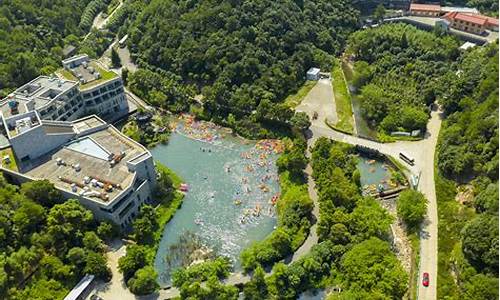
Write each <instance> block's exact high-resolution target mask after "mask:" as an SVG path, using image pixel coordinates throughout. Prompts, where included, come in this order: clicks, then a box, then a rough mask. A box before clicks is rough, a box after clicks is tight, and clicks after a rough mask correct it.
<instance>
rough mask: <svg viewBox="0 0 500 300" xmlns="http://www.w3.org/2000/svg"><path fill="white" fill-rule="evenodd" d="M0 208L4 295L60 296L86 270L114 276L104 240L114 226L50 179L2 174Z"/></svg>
mask: <svg viewBox="0 0 500 300" xmlns="http://www.w3.org/2000/svg"><path fill="white" fill-rule="evenodd" d="M0 207H1V208H2V209H1V210H0V298H2V299H19V300H23V299H39V300H51V299H62V298H64V296H65V295H66V294H67V293H68V292H69V291H70V290H71V289H72V288H73V286H74V285H75V284H76V283H77V282H78V281H80V279H81V278H82V277H83V276H84V275H85V274H94V275H95V276H96V277H97V278H99V279H103V280H105V281H107V280H109V279H111V271H110V270H109V269H108V267H107V266H106V258H105V256H104V250H105V245H104V243H103V240H107V239H110V238H112V237H113V236H115V235H116V229H115V228H114V226H112V225H111V224H110V223H105V222H103V223H100V224H99V223H97V222H96V221H95V220H94V216H93V214H92V212H91V211H89V210H87V209H85V208H84V207H83V206H81V205H80V203H79V202H78V201H77V200H68V201H63V198H62V195H61V194H60V192H59V191H58V190H56V189H55V188H54V186H53V185H52V184H51V183H49V182H48V181H44V180H42V181H33V182H29V183H25V184H23V185H21V187H17V186H15V185H12V184H9V183H7V182H6V180H5V179H4V178H3V176H2V177H0Z"/></svg>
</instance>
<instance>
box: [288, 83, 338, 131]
mask: <svg viewBox="0 0 500 300" xmlns="http://www.w3.org/2000/svg"><path fill="white" fill-rule="evenodd" d="M295 110H296V111H303V112H305V113H307V115H308V116H309V118H311V119H312V117H313V114H314V112H317V113H318V120H325V119H326V120H328V121H329V122H332V124H335V123H337V120H338V117H337V110H336V107H335V100H334V95H333V87H332V81H331V79H326V78H325V79H320V80H318V83H317V84H316V85H315V86H314V87H313V88H312V89H311V90H310V91H309V93H307V95H306V96H305V97H304V99H303V100H302V102H301V103H300V104H299V105H298V106H297V107H296V108H295Z"/></svg>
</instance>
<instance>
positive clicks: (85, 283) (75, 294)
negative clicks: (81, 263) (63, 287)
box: [64, 274, 94, 300]
mask: <svg viewBox="0 0 500 300" xmlns="http://www.w3.org/2000/svg"><path fill="white" fill-rule="evenodd" d="M93 280H94V275H89V274H87V275H85V276H84V277H83V278H82V280H80V282H78V283H77V284H76V285H75V287H74V288H73V289H72V290H71V291H70V292H69V294H68V295H66V297H64V300H78V299H80V298H81V295H82V294H83V293H84V292H85V290H86V289H87V288H88V287H89V286H90V284H91V283H92V281H93Z"/></svg>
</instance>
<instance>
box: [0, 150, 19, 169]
mask: <svg viewBox="0 0 500 300" xmlns="http://www.w3.org/2000/svg"><path fill="white" fill-rule="evenodd" d="M5 156H8V157H9V159H10V162H9V163H6V162H4V161H3V158H4V157H5ZM0 158H1V159H2V167H4V168H6V169H9V170H12V171H18V169H17V163H16V158H15V157H14V153H12V149H11V148H6V149H3V150H1V151H0Z"/></svg>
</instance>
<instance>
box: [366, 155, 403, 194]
mask: <svg viewBox="0 0 500 300" xmlns="http://www.w3.org/2000/svg"><path fill="white" fill-rule="evenodd" d="M357 167H358V170H359V172H360V175H361V176H360V181H361V187H362V188H363V193H371V192H376V191H377V189H379V188H383V190H389V189H393V188H396V187H398V184H397V182H395V180H394V179H393V175H392V174H393V172H394V168H393V167H392V166H391V165H390V164H388V163H386V162H385V161H384V160H383V159H374V158H371V157H368V156H363V155H360V156H359V159H358V164H357Z"/></svg>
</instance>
